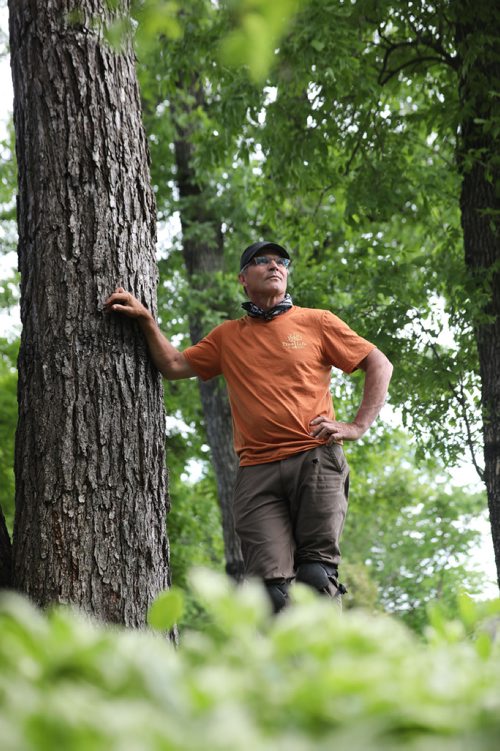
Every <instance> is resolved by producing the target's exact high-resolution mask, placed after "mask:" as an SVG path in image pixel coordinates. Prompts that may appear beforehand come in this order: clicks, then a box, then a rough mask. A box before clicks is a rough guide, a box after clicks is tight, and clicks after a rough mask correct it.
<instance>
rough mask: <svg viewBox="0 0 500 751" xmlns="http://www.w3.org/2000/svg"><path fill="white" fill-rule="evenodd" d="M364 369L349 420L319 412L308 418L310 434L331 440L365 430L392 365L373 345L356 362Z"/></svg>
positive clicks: (380, 399)
mask: <svg viewBox="0 0 500 751" xmlns="http://www.w3.org/2000/svg"><path fill="white" fill-rule="evenodd" d="M358 367H359V368H361V370H364V371H365V385H364V390H363V400H362V402H361V405H360V407H359V409H358V412H357V414H356V417H355V418H354V420H353V421H352V422H339V421H338V420H330V419H329V418H328V417H325V416H324V415H319V416H318V417H315V418H314V420H311V435H312V436H315V437H316V438H328V443H333V442H334V441H337V442H338V441H342V440H343V441H355V440H357V439H358V438H361V436H362V435H363V434H364V433H366V431H367V430H368V428H369V427H370V425H372V424H373V422H374V421H375V419H376V418H377V416H378V414H379V412H380V410H381V409H382V407H383V406H384V402H385V398H386V396H387V387H388V386H389V381H390V380H391V376H392V370H393V368H392V365H391V363H390V362H389V360H388V359H387V357H386V356H385V355H384V354H383V353H382V352H381V351H380V350H379V349H373V350H372V351H371V352H370V354H369V355H367V356H366V357H365V359H364V360H362V361H361V362H360V364H359V366H358Z"/></svg>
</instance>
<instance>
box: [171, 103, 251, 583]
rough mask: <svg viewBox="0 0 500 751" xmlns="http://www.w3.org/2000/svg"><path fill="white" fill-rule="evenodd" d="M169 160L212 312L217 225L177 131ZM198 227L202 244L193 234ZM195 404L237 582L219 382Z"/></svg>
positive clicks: (192, 266) (198, 283)
mask: <svg viewBox="0 0 500 751" xmlns="http://www.w3.org/2000/svg"><path fill="white" fill-rule="evenodd" d="M191 93H193V95H194V99H195V101H197V104H198V105H199V106H200V105H201V106H202V105H203V103H204V102H203V93H202V92H201V89H200V88H194V89H193V91H192V92H191ZM175 160H176V165H177V185H178V188H179V194H180V197H181V201H182V203H183V208H182V209H181V225H182V232H183V255H184V264H185V267H186V271H187V274H188V277H189V279H190V284H191V286H192V287H193V288H194V289H197V290H203V291H204V295H205V299H206V301H207V305H209V306H213V305H214V303H215V301H214V295H213V294H212V295H211V281H210V280H211V278H213V274H214V273H215V272H217V271H221V270H222V266H223V253H224V245H223V235H222V231H221V222H220V219H218V218H217V217H214V216H213V212H212V211H211V210H210V208H209V202H208V201H206V196H204V195H203V190H202V188H201V187H200V185H199V184H198V183H197V181H196V175H195V172H194V169H193V167H192V147H191V144H190V142H189V138H188V133H187V132H182V129H181V128H179V137H178V139H177V140H176V142H175ZM197 225H198V226H201V225H203V227H204V231H203V238H204V239H203V240H202V239H200V232H199V229H198V230H197V231H194V232H193V229H194V228H196V226H197ZM189 328H190V335H191V341H192V343H193V344H196V342H198V341H199V340H200V339H201V338H202V337H203V336H204V335H205V333H206V332H205V331H204V326H203V322H202V320H201V316H200V314H199V313H190V315H189ZM199 388H200V396H201V403H202V408H203V415H204V418H205V426H206V431H207V440H208V444H209V446H210V452H211V458H212V464H213V467H214V471H215V478H216V482H217V495H218V499H219V505H220V509H221V517H222V534H223V538H224V553H225V557H226V571H227V573H228V574H230V575H231V576H233V577H234V578H235V579H237V580H239V579H241V578H242V576H243V558H242V554H241V543H240V540H239V538H238V535H237V534H236V530H235V528H234V519H233V489H234V482H235V478H236V470H237V467H238V458H237V456H236V454H235V452H234V449H233V429H232V418H231V410H230V407H229V399H228V396H227V390H226V387H225V384H224V382H223V381H222V379H221V378H213V379H211V380H209V381H206V382H203V381H199Z"/></svg>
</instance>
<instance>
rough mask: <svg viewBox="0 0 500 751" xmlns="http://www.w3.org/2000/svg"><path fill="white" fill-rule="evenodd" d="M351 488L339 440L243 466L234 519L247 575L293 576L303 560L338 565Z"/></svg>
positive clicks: (236, 494) (238, 482) (283, 577)
mask: <svg viewBox="0 0 500 751" xmlns="http://www.w3.org/2000/svg"><path fill="white" fill-rule="evenodd" d="M348 490H349V467H348V464H347V461H346V459H345V456H344V451H343V449H342V446H340V445H339V444H336V443H334V444H332V445H330V446H327V445H325V444H320V445H319V446H317V447H316V448H313V449H311V450H309V451H303V452H301V453H300V454H294V455H292V456H290V457H287V458H286V459H282V460H281V461H276V462H270V463H268V464H257V465H253V466H250V467H240V468H239V470H238V474H237V477H236V484H235V491H234V520H235V526H236V531H237V533H238V535H239V537H240V539H241V545H242V552H243V560H244V563H245V574H246V575H247V576H256V577H260V578H262V579H264V580H283V579H284V580H290V579H292V578H293V577H294V574H295V571H296V568H297V566H298V565H299V564H300V563H306V562H308V561H321V562H323V563H329V564H334V565H338V563H339V561H340V546H339V539H340V536H341V534H342V529H343V527H344V521H345V517H346V512H347V497H348Z"/></svg>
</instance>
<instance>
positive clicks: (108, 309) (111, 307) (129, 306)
mask: <svg viewBox="0 0 500 751" xmlns="http://www.w3.org/2000/svg"><path fill="white" fill-rule="evenodd" d="M104 311H105V313H123V315H126V316H128V317H129V318H137V319H140V318H143V319H146V318H151V313H150V312H149V310H148V309H147V308H146V307H144V305H143V304H142V303H141V302H139V300H137V298H135V297H134V296H133V295H132V294H131V293H130V292H126V291H125V290H124V289H123V287H117V289H115V291H114V292H113V294H112V295H110V296H109V297H108V299H107V300H106V302H105V303H104Z"/></svg>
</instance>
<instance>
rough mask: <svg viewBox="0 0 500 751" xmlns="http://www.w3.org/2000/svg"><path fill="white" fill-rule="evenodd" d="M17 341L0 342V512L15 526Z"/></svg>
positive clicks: (8, 524)
mask: <svg viewBox="0 0 500 751" xmlns="http://www.w3.org/2000/svg"><path fill="white" fill-rule="evenodd" d="M18 350H19V341H14V342H10V341H8V340H6V339H0V508H2V510H3V513H4V515H5V520H6V522H7V526H8V528H9V530H11V531H12V527H13V522H14V494H15V487H14V437H15V433H16V425H17V372H16V361H17V353H18Z"/></svg>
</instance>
